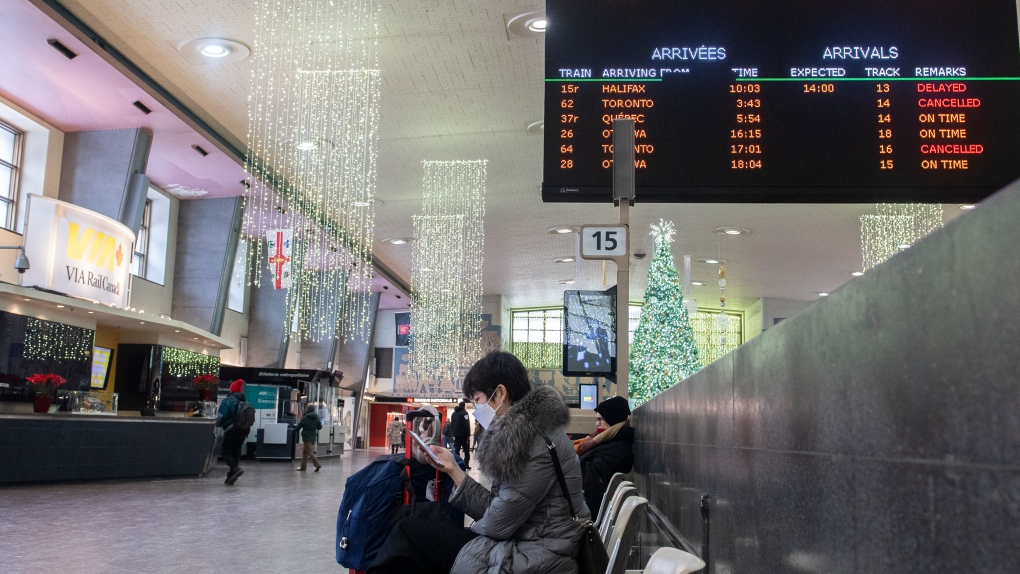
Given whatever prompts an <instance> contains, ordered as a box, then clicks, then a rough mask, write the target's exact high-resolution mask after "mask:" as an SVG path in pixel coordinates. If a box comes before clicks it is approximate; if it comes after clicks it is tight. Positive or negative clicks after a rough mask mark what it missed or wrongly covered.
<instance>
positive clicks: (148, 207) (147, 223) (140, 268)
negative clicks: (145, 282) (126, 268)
mask: <svg viewBox="0 0 1020 574" xmlns="http://www.w3.org/2000/svg"><path fill="white" fill-rule="evenodd" d="M151 227H152V200H151V199H146V200H145V208H144V209H143V210H142V225H141V226H140V227H139V228H138V235H136V236H135V259H134V261H132V262H131V273H132V274H133V275H137V276H138V277H142V278H145V268H146V265H147V264H148V262H149V261H148V258H149V229H150V228H151Z"/></svg>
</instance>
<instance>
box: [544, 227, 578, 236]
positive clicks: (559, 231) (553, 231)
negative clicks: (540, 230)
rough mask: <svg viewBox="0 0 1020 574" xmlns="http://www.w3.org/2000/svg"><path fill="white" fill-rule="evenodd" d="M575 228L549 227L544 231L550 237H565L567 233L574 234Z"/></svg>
mask: <svg viewBox="0 0 1020 574" xmlns="http://www.w3.org/2000/svg"><path fill="white" fill-rule="evenodd" d="M576 231H577V228H576V227H573V226H570V225H557V226H556V227H550V228H549V229H547V230H546V233H548V234H550V235H566V234H567V233H575V232H576Z"/></svg>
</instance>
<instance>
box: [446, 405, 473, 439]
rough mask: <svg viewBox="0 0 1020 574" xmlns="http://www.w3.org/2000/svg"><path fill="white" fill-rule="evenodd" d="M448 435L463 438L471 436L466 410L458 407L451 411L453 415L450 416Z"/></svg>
mask: <svg viewBox="0 0 1020 574" xmlns="http://www.w3.org/2000/svg"><path fill="white" fill-rule="evenodd" d="M450 435H451V436H455V437H463V438H467V437H469V436H471V425H470V424H468V414H467V409H465V408H464V407H462V406H460V405H458V406H457V408H455V409H453V415H451V416H450Z"/></svg>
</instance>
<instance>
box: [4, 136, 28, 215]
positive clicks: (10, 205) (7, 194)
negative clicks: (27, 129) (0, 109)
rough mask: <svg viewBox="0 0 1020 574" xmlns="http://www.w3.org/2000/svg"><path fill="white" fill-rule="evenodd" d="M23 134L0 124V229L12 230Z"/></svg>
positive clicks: (16, 201) (15, 209)
mask: <svg viewBox="0 0 1020 574" xmlns="http://www.w3.org/2000/svg"><path fill="white" fill-rule="evenodd" d="M23 140H24V134H23V133H21V132H20V131H18V130H16V129H14V128H13V127H12V126H9V125H7V124H5V123H3V122H0V227H3V228H4V229H10V230H12V231H13V230H14V223H15V220H16V219H17V210H18V175H19V169H18V168H19V167H20V166H21V151H22V150H21V148H22V142H23Z"/></svg>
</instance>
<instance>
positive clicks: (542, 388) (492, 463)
mask: <svg viewBox="0 0 1020 574" xmlns="http://www.w3.org/2000/svg"><path fill="white" fill-rule="evenodd" d="M569 420H570V410H569V409H567V405H566V403H564V402H563V397H561V396H560V394H559V393H558V392H557V391H556V389H554V388H552V387H550V386H546V385H539V386H535V387H532V389H531V392H529V393H528V394H527V395H525V396H524V398H523V399H521V400H520V401H518V402H516V403H514V404H512V405H510V410H509V411H507V413H506V414H505V415H503V416H500V417H496V419H495V420H493V421H492V423H491V424H490V425H489V428H488V429H486V431H485V436H484V438H483V439H482V442H481V444H480V445H479V446H478V454H477V455H476V456H477V457H478V461H479V462H480V463H481V464H482V468H483V469H484V471H485V473H486V474H488V475H489V476H491V477H492V478H493V481H494V482H497V483H498V482H505V481H513V480H516V479H518V478H520V476H521V474H522V473H523V472H524V469H525V468H526V467H527V463H528V458H529V457H530V456H531V448H532V443H533V442H534V440H535V437H537V436H539V435H540V434H542V433H548V432H549V431H552V430H553V429H556V428H559V427H562V426H563V425H565V424H567V421H569Z"/></svg>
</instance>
